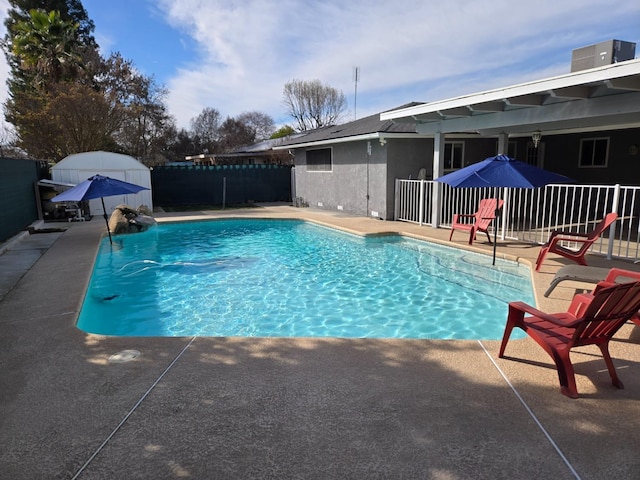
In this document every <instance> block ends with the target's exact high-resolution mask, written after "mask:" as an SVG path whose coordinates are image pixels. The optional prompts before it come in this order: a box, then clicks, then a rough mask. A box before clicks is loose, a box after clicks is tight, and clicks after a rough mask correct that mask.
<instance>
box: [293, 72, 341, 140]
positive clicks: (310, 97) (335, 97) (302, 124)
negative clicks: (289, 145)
mask: <svg viewBox="0 0 640 480" xmlns="http://www.w3.org/2000/svg"><path fill="white" fill-rule="evenodd" d="M282 103H283V104H284V106H285V108H286V109H287V114H289V115H290V116H291V117H292V118H293V119H294V120H295V122H296V124H297V127H298V130H299V131H305V130H311V129H314V128H320V127H323V126H326V125H335V124H336V123H337V122H338V120H339V119H340V116H341V115H342V113H343V112H344V110H345V109H346V108H347V100H346V98H345V96H344V93H342V92H341V91H339V90H336V89H335V88H332V87H330V86H328V85H323V84H322V82H320V80H311V81H304V80H292V81H290V82H288V83H286V84H285V86H284V92H283V100H282Z"/></svg>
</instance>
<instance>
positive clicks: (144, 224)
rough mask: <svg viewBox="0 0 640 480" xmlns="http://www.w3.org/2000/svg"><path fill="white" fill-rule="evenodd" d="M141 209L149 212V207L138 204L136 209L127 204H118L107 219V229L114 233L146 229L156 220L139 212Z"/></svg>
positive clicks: (135, 231)
mask: <svg viewBox="0 0 640 480" xmlns="http://www.w3.org/2000/svg"><path fill="white" fill-rule="evenodd" d="M142 211H147V212H149V207H147V206H145V205H140V207H138V210H137V211H136V210H134V209H133V208H131V207H130V206H128V205H118V206H117V207H116V208H115V210H114V211H113V213H112V214H111V218H110V219H109V230H110V231H111V233H113V234H115V235H117V234H120V233H137V232H143V231H145V230H148V229H149V227H151V226H153V225H155V224H156V220H155V218H153V217H152V216H151V215H147V214H143V213H140V212H142Z"/></svg>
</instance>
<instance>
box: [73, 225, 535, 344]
mask: <svg viewBox="0 0 640 480" xmlns="http://www.w3.org/2000/svg"><path fill="white" fill-rule="evenodd" d="M512 300H523V301H525V302H528V303H533V289H532V286H531V281H530V272H529V269H528V268H527V267H525V266H522V265H519V264H517V263H515V262H508V261H504V260H500V259H498V260H496V266H492V265H491V257H488V256H485V255H481V254H475V253H471V252H467V251H463V250H460V249H456V248H450V247H447V246H442V245H438V244H434V243H429V242H422V241H418V240H413V239H409V238H405V237H401V236H396V235H389V236H374V237H371V236H369V237H360V236H355V235H350V234H348V233H344V232H340V231H337V230H333V229H329V228H325V227H321V226H318V225H314V224H311V223H307V222H304V221H297V220H245V219H229V220H209V221H202V222H181V223H168V224H159V225H158V226H157V227H155V228H153V229H151V230H149V231H147V232H144V233H139V234H134V235H125V236H119V237H117V240H116V242H115V246H114V248H113V249H112V248H111V247H110V246H109V243H108V241H103V243H102V244H101V247H100V252H99V254H98V258H97V260H96V263H95V265H94V269H93V273H92V276H91V281H90V284H89V288H88V290H87V294H86V296H85V299H84V303H83V306H82V310H81V312H80V316H79V318H78V327H79V328H80V329H82V330H84V331H86V332H90V333H97V334H104V335H122V336H263V337H274V336H277V337H345V338H442V339H497V338H500V337H501V336H502V332H503V328H504V324H505V321H506V313H507V303H508V302H509V301H512Z"/></svg>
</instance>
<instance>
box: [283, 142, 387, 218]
mask: <svg viewBox="0 0 640 480" xmlns="http://www.w3.org/2000/svg"><path fill="white" fill-rule="evenodd" d="M322 148H327V147H322ZM328 148H331V150H332V169H331V171H310V170H308V169H307V162H306V156H307V151H308V150H312V149H313V148H305V149H296V156H295V164H296V173H295V176H296V196H297V197H298V198H301V199H302V200H303V201H304V202H306V203H307V204H308V205H309V206H310V207H313V208H323V209H326V210H339V207H341V210H342V211H344V212H347V213H352V214H354V215H362V216H368V215H369V214H368V212H370V211H371V210H372V209H375V208H378V209H379V210H378V211H380V210H382V212H386V205H385V203H386V201H385V199H384V193H382V192H384V190H382V192H381V191H380V187H379V185H385V184H386V168H385V166H384V164H385V161H384V160H385V158H384V157H385V152H384V150H383V149H382V148H381V147H380V146H379V144H378V142H374V141H371V156H369V155H368V149H367V141H358V142H346V143H336V144H333V145H332V146H330V147H328ZM378 192H381V193H378ZM367 194H369V198H367ZM378 197H381V198H378ZM381 215H382V213H381Z"/></svg>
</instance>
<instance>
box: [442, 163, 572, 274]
mask: <svg viewBox="0 0 640 480" xmlns="http://www.w3.org/2000/svg"><path fill="white" fill-rule="evenodd" d="M436 180H437V181H438V182H442V183H446V184H447V185H450V186H452V187H459V188H478V187H494V188H503V187H507V188H538V187H544V186H545V185H549V184H552V183H574V180H572V179H570V178H569V177H565V176H564V175H560V174H558V173H554V172H549V171H547V170H543V169H542V168H538V167H535V166H533V165H529V164H528V163H524V162H520V161H518V160H515V159H513V158H511V157H508V156H507V155H496V156H495V157H489V158H486V159H484V160H483V161H481V162H478V163H474V164H472V165H469V166H467V167H464V168H461V169H460V170H456V171H455V172H451V173H449V174H447V175H443V176H442V177H440V178H437V179H436ZM496 195H497V193H496ZM497 218H498V212H496V219H497ZM497 237H498V229H497V227H496V229H495V230H494V241H493V265H495V264H496V240H497Z"/></svg>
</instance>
